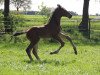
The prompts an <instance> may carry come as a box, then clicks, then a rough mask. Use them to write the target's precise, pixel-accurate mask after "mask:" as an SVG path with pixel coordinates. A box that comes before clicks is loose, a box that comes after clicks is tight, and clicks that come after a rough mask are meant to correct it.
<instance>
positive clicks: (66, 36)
mask: <svg viewBox="0 0 100 75" xmlns="http://www.w3.org/2000/svg"><path fill="white" fill-rule="evenodd" d="M59 36H60V37H62V38H66V39H67V40H69V41H70V43H71V45H72V46H73V49H74V53H75V54H76V55H77V49H76V46H75V45H74V43H73V42H72V39H71V38H70V36H68V35H64V34H63V33H60V34H59Z"/></svg>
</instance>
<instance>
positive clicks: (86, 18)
mask: <svg viewBox="0 0 100 75" xmlns="http://www.w3.org/2000/svg"><path fill="white" fill-rule="evenodd" d="M89 1H90V0H84V5H83V15H82V21H81V23H80V25H79V30H80V31H82V32H83V35H88V30H89V25H88V24H89V13H88V9H89Z"/></svg>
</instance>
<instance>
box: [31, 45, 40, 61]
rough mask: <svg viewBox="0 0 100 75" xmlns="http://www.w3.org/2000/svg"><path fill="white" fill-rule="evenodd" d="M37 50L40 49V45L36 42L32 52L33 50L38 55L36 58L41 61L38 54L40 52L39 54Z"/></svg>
mask: <svg viewBox="0 0 100 75" xmlns="http://www.w3.org/2000/svg"><path fill="white" fill-rule="evenodd" d="M37 50H38V45H37V44H36V45H35V46H34V47H33V50H32V52H33V54H34V56H35V57H36V59H37V60H39V61H40V58H39V56H38V54H37Z"/></svg>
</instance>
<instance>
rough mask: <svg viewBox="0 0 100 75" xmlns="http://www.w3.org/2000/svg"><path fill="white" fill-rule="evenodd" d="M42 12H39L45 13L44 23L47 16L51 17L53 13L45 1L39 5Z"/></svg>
mask: <svg viewBox="0 0 100 75" xmlns="http://www.w3.org/2000/svg"><path fill="white" fill-rule="evenodd" d="M38 8H39V10H40V12H39V14H40V15H43V18H44V24H45V23H46V21H47V18H49V17H50V14H51V8H50V7H47V6H46V5H44V4H43V2H42V3H41V5H40V6H38Z"/></svg>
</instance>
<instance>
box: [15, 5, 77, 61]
mask: <svg viewBox="0 0 100 75" xmlns="http://www.w3.org/2000/svg"><path fill="white" fill-rule="evenodd" d="M62 16H65V17H68V18H71V17H72V15H71V14H70V13H69V12H68V11H67V10H65V9H64V8H63V7H62V6H60V5H57V8H56V9H55V11H54V12H53V14H52V16H51V18H50V20H49V22H48V23H47V24H46V25H44V26H43V27H33V28H31V29H30V30H28V31H25V32H17V33H15V34H14V36H17V35H20V34H24V33H26V36H27V38H28V40H29V41H30V44H29V46H28V47H27V49H26V53H27V55H28V57H29V59H30V61H32V60H33V59H32V56H31V50H32V49H33V50H32V52H33V54H34V56H35V57H36V59H37V60H40V58H39V56H38V54H37V44H38V42H39V40H40V38H53V39H55V40H57V41H58V42H60V44H61V46H60V47H59V48H58V49H57V50H56V51H54V52H51V53H50V54H57V53H58V52H59V51H60V49H61V48H62V47H63V46H64V44H65V43H64V41H63V40H62V38H66V39H67V40H69V41H70V43H71V44H72V46H73V49H74V53H75V54H77V50H76V47H75V45H74V43H73V42H72V40H71V38H70V36H68V35H64V34H63V33H61V26H60V19H61V17H62Z"/></svg>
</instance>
